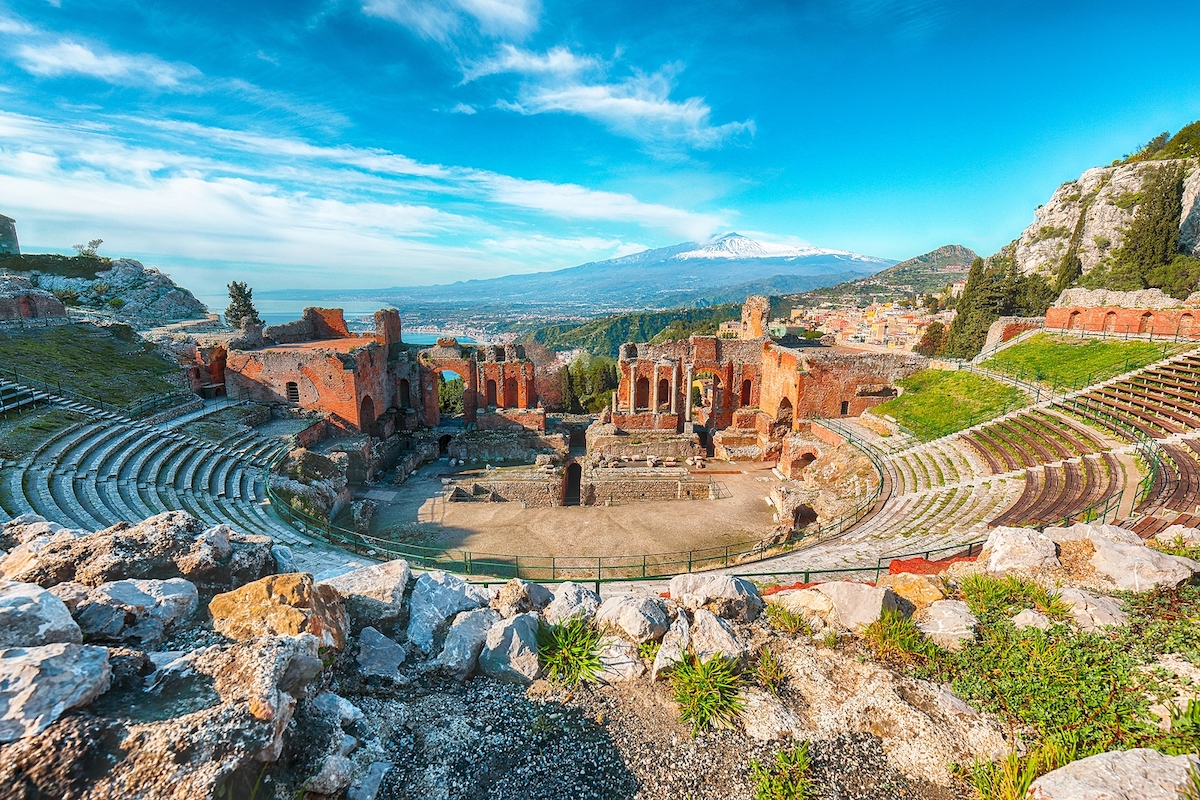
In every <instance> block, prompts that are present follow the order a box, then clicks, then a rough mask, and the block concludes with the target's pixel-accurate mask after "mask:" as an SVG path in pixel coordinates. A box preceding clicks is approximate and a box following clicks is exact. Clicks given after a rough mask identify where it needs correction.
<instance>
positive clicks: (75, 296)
mask: <svg viewBox="0 0 1200 800" xmlns="http://www.w3.org/2000/svg"><path fill="white" fill-rule="evenodd" d="M51 294H53V295H54V296H55V297H57V298H58V302H60V303H62V304H63V305H64V306H77V305H79V292H77V291H75V290H74V289H54V290H53V291H52V292H51Z"/></svg>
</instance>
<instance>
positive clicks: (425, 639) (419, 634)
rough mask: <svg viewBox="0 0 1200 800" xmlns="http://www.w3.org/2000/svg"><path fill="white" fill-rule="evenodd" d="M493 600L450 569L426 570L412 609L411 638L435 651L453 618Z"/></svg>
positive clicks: (410, 614)
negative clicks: (450, 572) (437, 641)
mask: <svg viewBox="0 0 1200 800" xmlns="http://www.w3.org/2000/svg"><path fill="white" fill-rule="evenodd" d="M487 599H489V598H487V597H486V596H485V595H483V594H482V593H481V592H480V591H479V590H477V589H475V588H474V587H473V586H471V585H470V584H468V583H467V582H466V581H464V580H463V579H462V578H459V577H456V576H454V575H450V574H449V573H446V572H426V573H424V574H422V575H421V576H420V577H419V578H417V582H416V587H415V588H414V589H413V593H412V599H411V601H410V605H409V611H408V640H409V641H410V642H412V643H413V644H415V645H416V646H417V647H419V648H420V649H421V651H422V652H424V653H427V654H428V653H432V652H433V650H434V644H435V641H436V640H437V639H439V638H441V637H442V636H443V635H444V634H445V633H446V629H447V628H448V627H449V626H450V623H451V621H452V620H453V619H454V618H455V617H456V616H458V614H459V613H461V612H463V611H470V610H471V609H475V608H479V607H480V606H481V605H483V604H484V603H485V601H486V600H487Z"/></svg>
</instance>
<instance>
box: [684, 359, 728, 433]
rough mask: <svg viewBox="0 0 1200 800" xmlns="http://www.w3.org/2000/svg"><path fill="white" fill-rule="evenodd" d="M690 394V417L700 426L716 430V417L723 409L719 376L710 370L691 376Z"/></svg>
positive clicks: (723, 403) (723, 399) (723, 391)
mask: <svg viewBox="0 0 1200 800" xmlns="http://www.w3.org/2000/svg"><path fill="white" fill-rule="evenodd" d="M691 392H692V416H693V417H694V418H695V419H696V421H697V422H699V423H700V424H701V425H706V426H708V427H710V428H713V429H716V428H718V427H719V425H718V423H717V418H718V415H719V414H720V413H721V411H722V410H724V408H725V390H724V388H723V387H722V386H721V376H720V375H718V374H717V373H715V372H712V371H711V370H707V369H705V370H700V371H699V372H697V373H696V374H695V375H694V376H693V380H692V388H691Z"/></svg>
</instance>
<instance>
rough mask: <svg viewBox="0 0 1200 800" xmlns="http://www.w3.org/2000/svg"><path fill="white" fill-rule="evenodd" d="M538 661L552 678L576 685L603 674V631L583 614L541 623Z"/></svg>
mask: <svg viewBox="0 0 1200 800" xmlns="http://www.w3.org/2000/svg"><path fill="white" fill-rule="evenodd" d="M537 640H538V661H539V662H540V663H541V665H542V669H543V670H545V671H546V673H547V674H548V675H549V676H550V678H551V680H556V681H560V682H562V683H564V684H566V685H568V686H574V685H576V684H578V683H581V682H583V681H594V680H595V679H596V677H597V676H598V675H599V674H600V671H601V668H602V667H601V664H600V632H599V631H598V630H596V629H595V628H593V627H592V625H591V624H590V623H589V622H588V621H587V620H586V619H584V618H583V617H572V618H571V619H569V620H567V621H566V622H562V623H559V624H558V625H547V624H546V623H545V622H541V623H539V624H538V633H537Z"/></svg>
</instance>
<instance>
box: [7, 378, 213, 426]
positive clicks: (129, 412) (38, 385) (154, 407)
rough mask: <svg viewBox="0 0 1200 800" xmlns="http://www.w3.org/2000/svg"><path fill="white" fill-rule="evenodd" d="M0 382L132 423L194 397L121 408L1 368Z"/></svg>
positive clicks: (158, 399) (173, 396)
mask: <svg viewBox="0 0 1200 800" xmlns="http://www.w3.org/2000/svg"><path fill="white" fill-rule="evenodd" d="M0 380H3V381H8V382H10V383H12V384H17V385H18V386H19V387H20V388H24V389H28V390H31V391H33V393H34V394H35V395H36V393H37V392H42V393H43V394H45V395H53V396H54V397H60V398H63V399H66V400H70V401H72V402H75V403H79V404H81V405H85V406H90V407H92V408H95V409H98V410H99V411H102V412H104V411H111V412H113V413H117V414H122V415H124V416H127V417H130V418H132V419H138V418H139V417H144V416H147V415H149V414H152V413H154V412H156V411H161V410H162V409H165V408H173V407H175V406H178V405H180V404H182V403H184V402H186V401H187V400H189V399H190V398H192V397H195V395H193V394H192V393H191V392H184V391H179V392H171V393H170V394H165V395H156V396H154V397H150V398H147V399H145V400H139V401H138V402H136V403H133V404H131V405H128V406H121V405H118V404H116V403H113V402H111V401H109V402H106V401H104V400H102V399H100V398H96V397H89V396H88V395H85V394H82V393H80V392H76V391H73V390H71V389H65V388H63V385H62V383H61V382H59V381H58V380H55V381H53V382H51V381H44V380H41V379H38V378H34V377H31V376H29V375H23V374H21V373H20V372H16V371H15V370H11V369H4V368H2V367H0ZM44 399H46V400H50V399H52V398H51V397H46V398H44Z"/></svg>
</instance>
